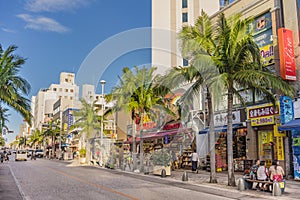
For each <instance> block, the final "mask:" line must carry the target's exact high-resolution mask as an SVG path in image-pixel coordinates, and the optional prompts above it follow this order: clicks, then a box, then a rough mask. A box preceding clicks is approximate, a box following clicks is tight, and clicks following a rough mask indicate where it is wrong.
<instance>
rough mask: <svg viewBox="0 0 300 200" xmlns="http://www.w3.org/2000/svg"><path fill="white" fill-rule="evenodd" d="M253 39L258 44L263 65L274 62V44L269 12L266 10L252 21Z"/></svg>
mask: <svg viewBox="0 0 300 200" xmlns="http://www.w3.org/2000/svg"><path fill="white" fill-rule="evenodd" d="M253 35H254V41H255V43H256V44H257V45H258V47H259V50H260V54H261V58H262V61H263V64H264V66H268V65H272V64H274V63H275V62H274V46H273V37H272V36H273V33H272V18H271V13H270V12H267V13H264V14H262V15H260V16H258V17H256V18H255V19H254V21H253Z"/></svg>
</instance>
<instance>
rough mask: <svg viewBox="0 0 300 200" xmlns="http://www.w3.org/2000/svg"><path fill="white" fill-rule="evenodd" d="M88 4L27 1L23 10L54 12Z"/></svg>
mask: <svg viewBox="0 0 300 200" xmlns="http://www.w3.org/2000/svg"><path fill="white" fill-rule="evenodd" d="M88 3H89V0H29V1H27V2H26V4H25V8H26V9H27V10H29V11H32V12H42V11H47V12H56V11H62V10H74V9H76V8H80V7H82V6H85V5H87V4H88Z"/></svg>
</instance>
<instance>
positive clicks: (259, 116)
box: [247, 102, 280, 126]
mask: <svg viewBox="0 0 300 200" xmlns="http://www.w3.org/2000/svg"><path fill="white" fill-rule="evenodd" d="M279 115H280V109H279V102H277V103H276V106H273V104H271V103H268V104H262V105H258V106H251V107H248V108H247V118H248V120H250V121H251V126H264V125H270V124H276V117H277V116H279Z"/></svg>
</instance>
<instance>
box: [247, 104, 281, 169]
mask: <svg viewBox="0 0 300 200" xmlns="http://www.w3.org/2000/svg"><path fill="white" fill-rule="evenodd" d="M247 117H248V120H250V123H251V126H252V128H253V129H254V130H255V131H256V134H257V149H258V159H260V160H264V161H266V163H267V166H268V167H269V166H271V164H272V160H275V159H276V160H279V161H280V162H284V160H285V158H284V155H285V153H284V138H285V137H286V135H285V133H282V132H278V126H279V125H280V118H281V116H280V105H279V102H277V103H276V106H273V104H271V103H267V104H261V105H256V106H251V107H248V108H247Z"/></svg>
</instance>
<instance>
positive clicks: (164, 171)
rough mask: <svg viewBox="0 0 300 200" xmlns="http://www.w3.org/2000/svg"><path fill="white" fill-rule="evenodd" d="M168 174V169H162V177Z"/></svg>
mask: <svg viewBox="0 0 300 200" xmlns="http://www.w3.org/2000/svg"><path fill="white" fill-rule="evenodd" d="M166 176H167V173H166V170H165V169H162V170H161V177H162V178H165V177H166Z"/></svg>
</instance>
